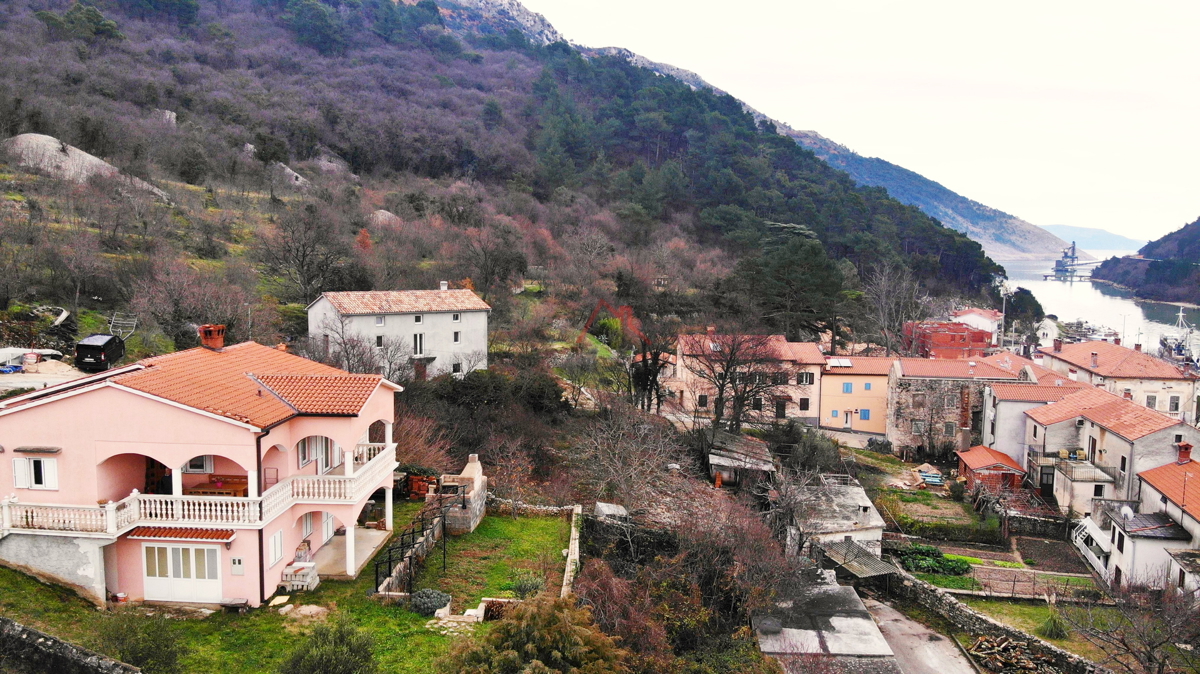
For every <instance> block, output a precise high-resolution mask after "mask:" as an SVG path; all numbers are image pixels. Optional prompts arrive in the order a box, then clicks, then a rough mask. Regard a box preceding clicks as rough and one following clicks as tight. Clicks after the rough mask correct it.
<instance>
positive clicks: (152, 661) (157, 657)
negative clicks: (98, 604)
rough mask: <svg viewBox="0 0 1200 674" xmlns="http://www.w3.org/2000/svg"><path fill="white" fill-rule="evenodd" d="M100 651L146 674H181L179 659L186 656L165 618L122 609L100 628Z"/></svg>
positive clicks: (173, 630)
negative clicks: (179, 673) (178, 673)
mask: <svg viewBox="0 0 1200 674" xmlns="http://www.w3.org/2000/svg"><path fill="white" fill-rule="evenodd" d="M100 643H101V649H102V650H104V651H106V652H108V653H109V654H111V655H113V656H114V657H116V658H117V659H118V660H121V661H122V662H126V663H128V664H131V665H133V666H134V667H140V668H141V669H142V671H143V672H146V674H175V673H176V672H182V671H183V666H182V664H180V662H179V661H180V659H181V658H183V656H184V655H185V654H186V653H187V649H186V647H185V646H184V645H183V644H182V643H180V641H179V638H178V636H177V635H176V634H175V626H174V625H173V624H172V623H171V621H170V620H169V619H167V618H166V617H165V616H161V615H160V616H145V615H142V614H141V613H139V612H138V611H137V610H136V609H132V608H125V609H121V610H118V611H116V612H115V613H114V614H113V616H112V617H111V618H109V619H107V620H105V621H104V622H103V623H102V624H101V625H100Z"/></svg>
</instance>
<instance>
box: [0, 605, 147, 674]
mask: <svg viewBox="0 0 1200 674" xmlns="http://www.w3.org/2000/svg"><path fill="white" fill-rule="evenodd" d="M0 671H5V672H28V673H29V674H41V673H42V672H55V674H134V673H136V672H140V671H142V670H140V669H138V668H137V667H133V666H130V665H127V664H124V663H122V662H118V661H117V660H113V659H112V658H108V657H105V656H103V655H100V654H99V653H93V652H92V651H89V650H87V649H84V648H80V647H79V646H75V645H73V644H69V643H67V642H65V641H62V640H61V639H57V638H55V637H52V636H50V635H49V634H46V633H45V632H40V631H38V630H35V629H32V628H30V627H25V626H24V625H21V624H19V623H15V622H13V621H12V620H9V619H8V618H0Z"/></svg>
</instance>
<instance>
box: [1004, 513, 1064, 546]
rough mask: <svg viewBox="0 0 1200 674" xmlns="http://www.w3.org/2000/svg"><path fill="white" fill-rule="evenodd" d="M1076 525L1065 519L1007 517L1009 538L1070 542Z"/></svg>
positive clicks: (1027, 516)
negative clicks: (1022, 537)
mask: <svg viewBox="0 0 1200 674" xmlns="http://www.w3.org/2000/svg"><path fill="white" fill-rule="evenodd" d="M1077 524H1078V522H1076V521H1072V520H1069V519H1067V518H1065V517H1033V516H1030V515H1009V516H1008V535H1009V536H1032V537H1035V538H1053V539H1055V540H1059V541H1066V540H1070V538H1071V531H1072V530H1074V528H1075V526H1076V525H1077Z"/></svg>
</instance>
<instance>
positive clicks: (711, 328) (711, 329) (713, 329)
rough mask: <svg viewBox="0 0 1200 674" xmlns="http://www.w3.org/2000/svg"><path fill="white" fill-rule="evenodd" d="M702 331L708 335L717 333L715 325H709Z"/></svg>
mask: <svg viewBox="0 0 1200 674" xmlns="http://www.w3.org/2000/svg"><path fill="white" fill-rule="evenodd" d="M704 331H705V332H707V333H708V334H710V335H715V334H717V326H715V325H710V326H708V327H707V328H705V329H704Z"/></svg>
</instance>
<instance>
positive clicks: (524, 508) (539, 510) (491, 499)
mask: <svg viewBox="0 0 1200 674" xmlns="http://www.w3.org/2000/svg"><path fill="white" fill-rule="evenodd" d="M575 508H576V506H573V505H568V506H540V505H531V504H529V503H525V502H524V501H514V500H512V499H507V498H500V497H499V496H496V495H495V494H494V493H488V495H487V510H488V512H489V513H492V514H494V515H512V514H513V510H514V509H516V511H517V514H518V515H535V516H536V515H543V516H545V515H564V514H566V513H569V512H572V511H574V510H575Z"/></svg>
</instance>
